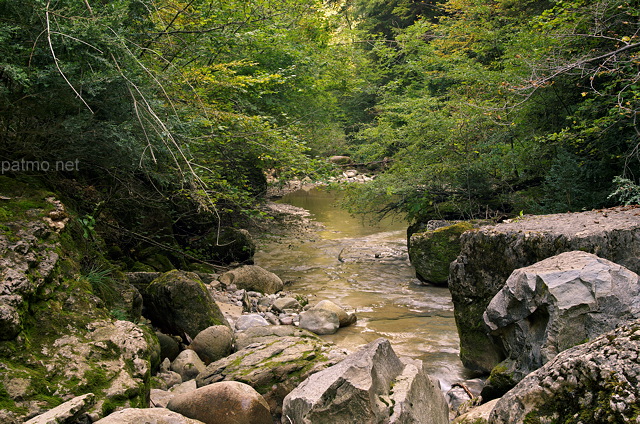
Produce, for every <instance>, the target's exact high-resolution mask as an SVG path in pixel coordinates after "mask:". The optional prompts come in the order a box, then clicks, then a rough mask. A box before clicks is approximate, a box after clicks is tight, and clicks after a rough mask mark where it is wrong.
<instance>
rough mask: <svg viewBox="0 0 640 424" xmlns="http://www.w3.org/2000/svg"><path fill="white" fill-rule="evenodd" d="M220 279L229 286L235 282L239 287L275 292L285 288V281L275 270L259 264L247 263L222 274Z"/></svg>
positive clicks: (269, 292) (267, 292) (268, 292)
mask: <svg viewBox="0 0 640 424" xmlns="http://www.w3.org/2000/svg"><path fill="white" fill-rule="evenodd" d="M218 280H219V281H220V282H221V283H222V284H225V285H227V286H230V285H231V284H234V285H235V286H236V287H237V288H239V289H245V290H251V291H257V292H260V293H264V294H274V293H277V292H279V291H281V290H282V289H283V288H284V283H283V282H282V280H281V279H280V277H278V276H277V275H276V274H274V273H273V272H269V271H267V270H266V269H264V268H261V267H259V266H257V265H245V266H241V267H239V268H235V269H232V270H231V271H227V272H225V273H224V274H222V275H221V276H220V277H219V278H218Z"/></svg>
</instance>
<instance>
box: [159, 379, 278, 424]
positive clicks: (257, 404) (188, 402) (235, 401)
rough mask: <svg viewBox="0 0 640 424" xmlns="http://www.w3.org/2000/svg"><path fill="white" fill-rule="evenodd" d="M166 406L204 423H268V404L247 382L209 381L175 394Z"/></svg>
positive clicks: (270, 420) (269, 419)
mask: <svg viewBox="0 0 640 424" xmlns="http://www.w3.org/2000/svg"><path fill="white" fill-rule="evenodd" d="M167 408H168V409H170V410H172V411H174V412H178V413H180V414H182V415H184V416H186V417H189V418H193V419H196V420H199V421H202V422H203V423H205V424H272V423H273V419H272V418H271V412H270V410H269V405H268V404H267V402H266V401H265V400H264V398H263V397H262V396H260V394H259V393H258V392H256V391H255V390H254V389H253V388H252V387H251V386H249V385H247V384H244V383H240V382H237V381H224V382H220V383H214V384H210V385H208V386H205V387H201V388H199V389H196V390H195V391H193V392H190V393H185V394H181V395H177V396H175V397H174V398H173V399H171V401H170V402H169V404H168V405H167Z"/></svg>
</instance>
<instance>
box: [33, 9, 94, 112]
mask: <svg viewBox="0 0 640 424" xmlns="http://www.w3.org/2000/svg"><path fill="white" fill-rule="evenodd" d="M50 5H51V0H49V1H48V2H47V8H46V10H45V18H46V23H47V41H48V42H49V50H51V56H52V57H53V62H54V63H55V64H56V68H58V72H59V73H60V75H62V78H64V80H65V81H66V82H67V85H68V86H69V87H71V89H72V90H73V92H74V93H76V96H78V98H79V99H80V100H81V101H82V103H84V105H85V106H86V107H87V109H89V111H90V112H91V113H94V112H93V109H91V106H89V104H88V103H87V102H86V101H85V100H84V98H82V95H81V94H80V93H79V92H78V90H76V88H75V87H74V86H73V84H71V81H69V79H68V78H67V76H66V75H65V74H64V72H63V71H62V68H60V63H58V58H57V56H56V52H55V50H54V48H53V42H52V41H51V22H50V19H49V6H50Z"/></svg>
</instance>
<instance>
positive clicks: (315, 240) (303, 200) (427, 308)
mask: <svg viewBox="0 0 640 424" xmlns="http://www.w3.org/2000/svg"><path fill="white" fill-rule="evenodd" d="M335 201H336V195H335V194H334V193H331V192H328V191H325V190H321V189H315V188H314V189H312V190H309V191H305V190H300V191H297V192H295V193H291V194H289V195H287V196H285V197H283V198H282V200H280V202H283V203H288V204H291V205H294V206H298V207H302V208H305V209H307V210H308V211H309V212H311V214H312V215H311V218H312V219H314V220H315V221H317V222H319V223H321V224H323V225H324V227H325V228H324V229H323V230H321V231H319V232H317V233H315V234H311V235H310V236H309V237H308V238H307V239H295V238H291V239H287V238H285V239H273V240H271V241H268V242H264V243H262V246H261V248H260V249H259V251H258V253H257V254H256V256H255V262H256V264H257V265H260V266H262V267H264V268H266V269H268V270H270V271H273V272H275V273H276V274H278V275H279V276H280V277H281V278H282V279H283V280H284V281H288V282H290V283H291V285H290V286H289V287H288V289H290V290H291V291H293V292H296V293H301V294H305V295H308V296H310V297H314V296H315V297H317V299H318V300H321V299H330V300H332V301H334V302H336V303H337V304H339V305H342V306H344V307H347V308H348V309H355V310H356V312H357V315H358V322H357V324H356V325H355V326H351V327H347V328H341V329H340V330H339V331H338V332H337V333H336V334H334V335H330V336H323V338H324V339H326V340H329V341H332V342H334V343H336V344H337V345H339V346H342V347H345V348H348V349H350V350H355V349H356V348H357V347H358V346H360V345H362V344H365V343H368V342H370V341H373V340H375V339H377V338H379V337H385V338H387V339H389V340H390V341H391V344H392V346H393V349H394V350H395V351H396V353H398V354H399V355H405V356H410V357H413V358H418V359H422V360H423V361H424V362H425V364H426V366H427V369H428V371H429V373H430V374H431V375H432V376H434V377H436V378H438V379H440V381H441V384H442V386H443V389H445V390H446V389H447V388H449V387H450V385H451V384H452V383H455V382H457V381H460V380H464V379H466V378H469V377H470V375H469V373H468V372H467V371H466V370H465V368H464V367H463V365H462V363H461V362H460V359H459V358H458V345H459V339H458V334H457V330H456V326H455V321H454V317H453V304H452V302H451V295H450V294H449V291H448V289H446V288H439V287H432V286H424V285H421V284H420V282H419V281H418V280H417V279H416V278H415V272H414V269H413V267H412V266H411V264H410V263H409V258H408V254H407V247H406V223H404V222H402V221H398V220H396V221H393V220H391V219H387V220H383V221H382V222H376V223H375V225H374V224H372V223H370V222H367V221H364V220H362V219H360V218H356V217H352V216H350V215H349V214H348V213H347V212H345V211H344V210H342V209H340V208H339V207H338V206H337V205H336V204H335Z"/></svg>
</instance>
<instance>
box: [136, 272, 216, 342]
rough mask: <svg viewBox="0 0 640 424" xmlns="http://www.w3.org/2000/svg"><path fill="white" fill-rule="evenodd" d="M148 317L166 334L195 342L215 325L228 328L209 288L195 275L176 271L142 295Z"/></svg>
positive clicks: (156, 281)
mask: <svg viewBox="0 0 640 424" xmlns="http://www.w3.org/2000/svg"><path fill="white" fill-rule="evenodd" d="M143 298H144V304H145V313H146V315H145V316H146V317H147V318H149V319H150V320H151V322H152V323H153V324H154V325H156V326H157V327H159V328H160V329H162V330H163V332H165V333H168V334H175V335H179V336H182V335H186V336H188V337H189V338H192V339H193V338H194V337H195V336H197V335H198V333H200V332H201V331H202V330H204V329H206V328H208V327H211V326H212V325H227V324H228V323H227V320H226V319H225V318H224V316H223V315H222V312H221V311H220V308H219V307H218V305H217V304H216V302H215V301H214V300H213V298H212V297H211V294H209V291H208V290H207V288H206V286H205V285H204V283H203V282H202V280H201V279H200V277H198V275H197V274H195V273H193V272H185V271H178V270H173V271H170V272H167V273H165V274H162V275H161V276H160V277H158V278H156V279H155V280H153V282H152V283H151V284H149V286H148V287H147V288H146V290H144V292H143Z"/></svg>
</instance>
